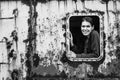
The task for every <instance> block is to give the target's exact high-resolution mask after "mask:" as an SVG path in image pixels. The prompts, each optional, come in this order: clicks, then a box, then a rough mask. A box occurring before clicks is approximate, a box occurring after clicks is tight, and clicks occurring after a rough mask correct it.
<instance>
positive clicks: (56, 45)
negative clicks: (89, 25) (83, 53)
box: [0, 0, 120, 78]
mask: <svg viewBox="0 0 120 80" xmlns="http://www.w3.org/2000/svg"><path fill="white" fill-rule="evenodd" d="M11 5H12V6H11ZM84 5H85V6H84ZM16 8H18V16H17V18H16V22H15V19H0V33H1V34H0V40H2V39H3V37H7V38H8V41H13V45H12V47H11V48H10V49H7V51H8V53H9V52H10V51H11V50H12V49H14V50H15V52H16V54H17V58H16V60H14V59H13V58H10V60H11V61H10V65H9V67H8V69H10V71H13V69H17V70H21V71H23V72H24V73H25V74H24V75H23V76H24V77H25V76H26V71H27V69H28V67H25V61H26V60H27V58H26V56H25V54H26V53H27V51H28V49H27V47H26V46H28V45H27V44H26V45H25V43H24V42H23V40H25V39H27V38H28V35H29V34H28V29H29V24H28V22H27V21H28V18H29V17H30V15H29V13H28V11H29V6H27V5H26V4H22V3H21V1H17V2H16V1H3V2H1V3H0V18H7V17H14V15H13V14H12V13H13V10H14V9H16ZM76 9H77V10H78V11H82V10H86V9H88V10H89V9H90V10H94V11H103V12H104V13H105V14H104V32H105V36H106V38H105V43H106V45H105V55H106V56H105V60H104V62H103V63H102V64H101V65H100V66H99V67H98V71H99V72H100V73H102V74H103V75H105V76H107V75H111V74H114V75H115V76H120V69H119V68H120V65H119V63H120V62H119V53H120V52H119V49H120V44H119V38H120V36H119V27H120V24H119V22H120V21H119V20H120V14H119V11H120V2H119V1H116V4H115V3H114V2H113V1H109V2H108V9H107V7H106V4H105V3H102V2H101V1H100V0H98V1H96V0H93V1H85V2H84V3H82V1H80V0H77V1H76V3H75V1H74V0H73V1H71V0H66V1H56V0H54V1H49V2H45V3H41V2H38V4H37V7H36V11H37V12H38V17H37V26H36V30H37V38H36V39H37V40H36V44H37V46H36V53H37V54H38V56H39V59H38V58H36V57H35V59H38V60H39V61H38V63H39V66H37V67H35V66H33V68H32V72H33V73H34V74H37V75H41V74H43V75H46V74H52V75H56V74H57V75H60V74H61V73H62V72H63V71H64V72H65V73H66V74H67V75H69V76H74V75H75V74H77V73H78V76H77V77H81V76H85V73H86V72H85V70H84V69H87V68H88V69H87V72H88V73H89V72H90V74H93V73H91V72H92V68H93V67H92V66H91V65H88V64H85V63H83V64H81V65H79V66H78V67H77V68H73V67H72V66H70V65H68V64H66V63H62V62H61V61H60V59H61V56H63V51H64V50H65V47H64V46H63V45H62V44H61V43H64V42H65V37H64V36H63V34H64V33H65V29H64V28H63V27H62V26H63V24H64V21H63V20H62V19H63V18H64V17H66V14H67V13H73V12H74V11H75V10H76ZM107 11H108V13H107ZM116 11H117V12H116ZM117 18H118V20H117ZM15 23H16V25H15ZM16 27H17V28H16ZM13 30H16V31H17V32H18V35H17V36H18V41H17V43H18V48H16V44H15V43H16V41H14V40H13V38H12V37H10V35H11V32H12V31H13ZM8 53H6V54H8ZM20 55H23V59H24V61H23V62H21V60H22V58H21V56H20ZM33 63H34V62H33ZM35 63H36V62H35ZM1 65H2V64H1ZM6 65H7V64H6ZM84 67H86V68H84ZM46 69H47V70H46ZM81 69H82V70H81ZM6 70H7V68H6ZM51 70H54V71H51ZM77 71H78V72H77ZM79 72H80V73H79ZM1 73H2V72H1ZM9 74H10V72H9ZM79 75H80V76H79ZM8 76H9V75H8ZM8 76H7V77H8ZM0 77H1V78H2V76H0Z"/></svg>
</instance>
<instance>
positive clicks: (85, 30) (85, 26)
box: [81, 21, 94, 36]
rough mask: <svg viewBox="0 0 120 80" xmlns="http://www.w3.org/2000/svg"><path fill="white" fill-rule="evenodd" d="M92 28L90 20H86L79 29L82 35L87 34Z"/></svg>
mask: <svg viewBox="0 0 120 80" xmlns="http://www.w3.org/2000/svg"><path fill="white" fill-rule="evenodd" d="M93 29H94V27H93V26H92V25H91V23H90V22H88V21H83V22H82V24H81V31H82V34H83V35H84V36H88V35H89V34H90V33H91V32H92V30H93Z"/></svg>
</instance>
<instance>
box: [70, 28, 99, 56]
mask: <svg viewBox="0 0 120 80" xmlns="http://www.w3.org/2000/svg"><path fill="white" fill-rule="evenodd" d="M83 47H84V52H83V53H81V52H80V50H79V49H78V47H77V46H76V45H74V46H72V47H71V50H72V51H73V52H75V53H76V54H77V57H82V58H95V57H99V54H100V38H99V34H98V32H97V31H95V30H93V31H92V32H91V33H90V36H89V37H88V38H86V40H85V42H84V46H83Z"/></svg>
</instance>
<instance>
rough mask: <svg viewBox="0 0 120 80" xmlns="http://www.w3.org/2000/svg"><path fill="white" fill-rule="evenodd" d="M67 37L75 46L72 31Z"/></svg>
mask: <svg viewBox="0 0 120 80" xmlns="http://www.w3.org/2000/svg"><path fill="white" fill-rule="evenodd" d="M67 38H68V39H69V40H70V45H71V46H74V44H73V36H72V33H71V32H69V33H67Z"/></svg>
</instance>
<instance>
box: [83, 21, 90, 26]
mask: <svg viewBox="0 0 120 80" xmlns="http://www.w3.org/2000/svg"><path fill="white" fill-rule="evenodd" d="M82 25H91V23H90V22H88V21H83V22H82Z"/></svg>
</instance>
